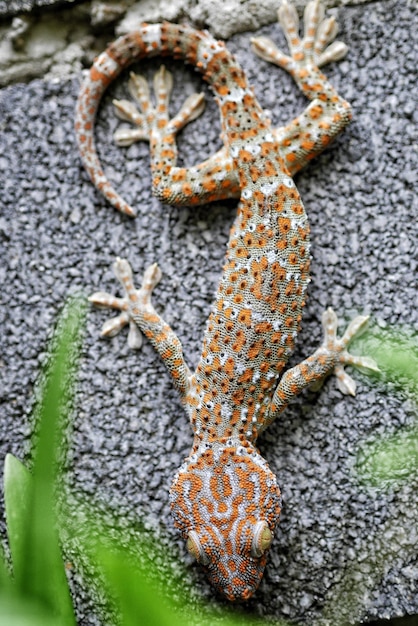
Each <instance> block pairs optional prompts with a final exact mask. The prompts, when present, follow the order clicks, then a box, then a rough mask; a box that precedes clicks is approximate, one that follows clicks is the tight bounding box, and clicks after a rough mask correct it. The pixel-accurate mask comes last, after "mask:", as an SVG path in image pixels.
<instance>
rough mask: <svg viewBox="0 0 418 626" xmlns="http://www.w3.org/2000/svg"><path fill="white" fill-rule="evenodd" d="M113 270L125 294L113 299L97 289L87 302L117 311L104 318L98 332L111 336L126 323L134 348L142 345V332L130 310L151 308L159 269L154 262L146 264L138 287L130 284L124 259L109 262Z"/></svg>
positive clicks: (129, 267) (129, 275) (127, 264)
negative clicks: (113, 314) (114, 315)
mask: <svg viewBox="0 0 418 626" xmlns="http://www.w3.org/2000/svg"><path fill="white" fill-rule="evenodd" d="M113 270H114V272H115V275H116V278H117V279H118V280H119V282H120V283H121V285H122V286H123V288H124V291H125V297H124V298H116V297H115V296H112V295H111V294H109V293H106V292H104V291H97V292H96V293H94V294H93V295H92V296H90V297H89V302H92V303H93V304H95V305H96V306H98V307H102V308H110V309H116V310H117V311H121V313H120V314H119V315H118V316H117V317H114V318H112V319H110V320H107V321H106V322H105V323H104V324H103V327H102V332H101V334H102V336H104V337H114V336H115V335H117V334H118V333H119V332H120V331H121V330H122V328H124V326H126V325H128V324H129V333H128V345H129V347H130V348H133V349H135V350H137V349H139V348H140V347H141V345H142V333H141V331H140V330H139V328H138V326H137V325H136V324H135V322H134V320H133V317H132V315H131V313H130V310H131V309H133V308H136V309H137V308H141V309H142V310H147V309H148V308H150V307H151V294H152V291H153V289H154V287H155V286H156V285H157V284H158V283H159V281H160V280H161V270H160V268H159V267H158V265H157V264H156V263H154V264H153V265H150V267H148V268H147V269H146V270H145V272H144V276H143V278H142V285H141V288H140V289H136V288H135V286H134V284H133V280H132V269H131V266H130V265H129V263H128V261H126V260H125V259H120V258H119V257H118V258H117V259H116V261H115V263H114V265H113Z"/></svg>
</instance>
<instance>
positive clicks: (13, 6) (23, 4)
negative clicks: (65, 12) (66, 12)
mask: <svg viewBox="0 0 418 626" xmlns="http://www.w3.org/2000/svg"><path fill="white" fill-rule="evenodd" d="M77 1H79V0H0V16H10V15H17V14H19V13H28V12H30V11H33V10H34V9H40V8H44V7H52V6H55V7H58V6H62V5H65V4H74V2H77Z"/></svg>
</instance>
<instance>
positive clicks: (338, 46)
mask: <svg viewBox="0 0 418 626" xmlns="http://www.w3.org/2000/svg"><path fill="white" fill-rule="evenodd" d="M278 18H279V23H280V26H281V27H282V30H283V32H284V34H285V36H286V39H287V42H288V46H289V51H290V56H289V55H287V54H285V53H284V52H282V51H281V50H280V49H279V48H278V47H277V46H276V44H275V43H273V41H272V40H271V39H269V38H268V37H254V38H253V39H252V40H251V43H252V47H253V50H254V52H255V53H256V54H258V56H260V57H261V58H263V59H264V60H266V61H269V62H270V63H274V64H275V65H278V66H279V67H282V68H283V69H284V70H286V71H287V72H289V73H290V74H292V76H294V75H295V73H296V71H297V70H298V69H299V68H300V67H301V66H303V65H307V64H313V65H314V66H315V67H317V68H318V67H322V66H324V65H326V64H327V63H330V62H331V61H339V60H340V59H342V58H344V57H345V55H346V54H347V51H348V48H347V46H346V44H345V43H343V42H342V41H334V39H335V37H336V35H337V32H338V24H337V22H336V20H335V18H334V17H329V18H325V19H324V7H323V5H322V4H321V2H320V0H311V2H309V3H308V4H307V5H306V8H305V13H304V36H303V37H302V38H300V36H299V18H298V14H297V11H296V8H295V7H294V6H293V4H290V3H289V2H287V0H283V1H282V4H281V6H280V8H279V10H278Z"/></svg>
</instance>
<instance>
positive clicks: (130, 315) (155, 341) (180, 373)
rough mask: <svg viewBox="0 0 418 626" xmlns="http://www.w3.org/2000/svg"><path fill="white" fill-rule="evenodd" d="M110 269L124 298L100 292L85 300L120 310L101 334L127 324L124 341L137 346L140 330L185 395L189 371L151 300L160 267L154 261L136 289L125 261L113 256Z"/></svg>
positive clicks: (169, 331) (113, 331)
mask: <svg viewBox="0 0 418 626" xmlns="http://www.w3.org/2000/svg"><path fill="white" fill-rule="evenodd" d="M113 269H114V272H115V275H116V277H117V279H118V280H119V282H120V283H121V285H122V287H123V289H124V291H125V297H124V298H116V297H114V296H112V295H111V294H108V293H106V292H103V291H98V292H96V293H94V294H93V295H92V296H90V297H89V301H90V302H92V303H93V304H95V305H96V306H99V307H105V308H111V309H116V310H118V311H120V314H119V315H118V316H117V317H115V318H113V319H111V320H108V321H106V322H105V323H104V324H103V327H102V335H103V336H106V337H113V336H115V335H116V334H117V333H118V332H120V330H122V328H123V327H124V326H126V325H128V324H129V334H128V344H129V346H130V347H131V348H135V349H138V348H140V346H141V344H142V333H143V334H144V335H145V336H146V337H147V338H148V339H149V341H150V342H151V344H152V345H153V347H154V348H155V350H156V351H157V352H158V354H159V355H160V357H161V358H162V360H163V361H164V364H165V366H166V367H167V369H168V370H169V372H170V374H171V376H172V377H173V379H174V383H175V385H176V387H177V388H178V389H179V391H180V392H181V394H182V396H185V395H186V394H187V393H188V391H189V390H190V379H191V376H192V374H191V372H190V370H189V368H188V366H187V365H186V363H185V361H184V358H183V350H182V346H181V343H180V341H179V339H178V337H177V336H176V335H175V333H174V332H173V330H172V329H171V328H170V326H169V325H168V324H167V323H166V322H165V321H164V320H163V319H162V317H161V316H160V315H159V314H158V313H157V312H156V311H155V309H154V307H153V305H152V302H151V295H152V291H153V289H154V287H155V286H156V285H157V284H158V283H159V281H160V280H161V270H160V268H159V267H158V265H157V264H156V263H154V264H153V265H151V266H150V267H148V268H147V269H146V270H145V272H144V275H143V278H142V284H141V288H140V289H136V288H135V286H134V283H133V276H132V269H131V266H130V265H129V263H128V261H126V260H125V259H120V258H117V259H116V262H115V263H114V265H113Z"/></svg>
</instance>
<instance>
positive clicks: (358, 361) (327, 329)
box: [322, 308, 379, 396]
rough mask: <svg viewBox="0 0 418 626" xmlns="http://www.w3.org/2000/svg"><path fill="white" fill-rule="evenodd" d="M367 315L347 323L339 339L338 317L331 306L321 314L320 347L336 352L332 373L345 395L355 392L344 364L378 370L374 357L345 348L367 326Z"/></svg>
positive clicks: (352, 381)
mask: <svg viewBox="0 0 418 626" xmlns="http://www.w3.org/2000/svg"><path fill="white" fill-rule="evenodd" d="M368 321H369V316H363V315H359V316H358V317H355V318H354V319H353V320H352V321H351V322H350V323H349V325H348V327H347V329H346V331H345V333H344V334H343V336H342V337H341V339H338V338H337V326H338V319H337V316H336V314H335V313H334V311H333V310H332V309H331V308H328V309H327V310H326V311H325V312H324V313H323V315H322V326H323V329H324V341H323V344H322V348H323V349H325V350H326V351H327V352H328V353H337V354H338V362H337V364H336V365H335V367H334V370H333V372H332V373H334V374H335V376H336V377H337V386H338V389H339V390H340V391H341V392H342V393H344V394H347V395H351V396H354V395H355V394H356V383H355V381H354V380H353V378H351V376H349V375H348V374H347V372H346V371H345V370H344V366H345V365H353V366H355V367H360V368H364V369H367V370H369V371H371V372H379V368H378V367H377V364H376V362H375V361H374V359H372V358H370V357H366V356H353V355H351V354H350V353H349V352H348V351H347V350H346V348H347V346H348V344H349V343H350V342H351V341H352V339H354V337H358V336H359V335H360V334H361V333H362V332H363V331H364V330H365V329H366V327H367V323H368Z"/></svg>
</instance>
